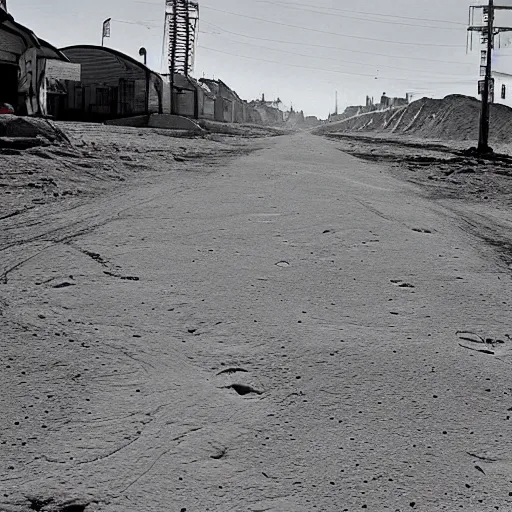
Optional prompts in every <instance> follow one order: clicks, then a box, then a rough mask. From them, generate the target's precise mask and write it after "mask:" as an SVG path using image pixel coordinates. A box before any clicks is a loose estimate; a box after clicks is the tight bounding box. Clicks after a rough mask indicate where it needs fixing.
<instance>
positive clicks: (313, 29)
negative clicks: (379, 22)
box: [201, 5, 465, 48]
mask: <svg viewBox="0 0 512 512" xmlns="http://www.w3.org/2000/svg"><path fill="white" fill-rule="evenodd" d="M201 8H202V9H208V10H209V11H215V12H220V13H223V14H229V15H231V16H239V17H241V18H247V19H250V20H255V21H261V22H263V23H271V24H272V25H278V26H281V27H289V28H297V29H299V30H307V31H309V32H316V33H320V34H325V35H332V36H337V37H345V38H348V39H358V40H360V41H371V42H374V43H389V44H398V45H403V46H428V47H429V48H433V47H437V48H465V46H462V45H459V44H432V43H412V42H407V41H390V40H387V39H375V38H372V37H364V36H354V35H348V34H338V33H337V32H328V31H326V30H319V29H316V28H310V27H304V26H300V25H291V24H289V23H281V22H280V21H273V20H267V19H264V18H257V17H255V16H248V15H246V14H239V13H235V12H230V11H224V10H222V9H216V8H215V7H210V6H207V5H203V6H202V7H201Z"/></svg>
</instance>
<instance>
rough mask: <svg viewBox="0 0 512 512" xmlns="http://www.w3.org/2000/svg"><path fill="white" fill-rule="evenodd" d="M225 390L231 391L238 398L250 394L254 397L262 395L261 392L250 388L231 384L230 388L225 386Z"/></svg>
mask: <svg viewBox="0 0 512 512" xmlns="http://www.w3.org/2000/svg"><path fill="white" fill-rule="evenodd" d="M226 389H233V390H234V391H236V392H237V393H238V394H239V395H240V396H246V395H250V394H254V395H263V391H258V390H257V389H254V388H253V387H251V386H246V385H244V384H231V386H226Z"/></svg>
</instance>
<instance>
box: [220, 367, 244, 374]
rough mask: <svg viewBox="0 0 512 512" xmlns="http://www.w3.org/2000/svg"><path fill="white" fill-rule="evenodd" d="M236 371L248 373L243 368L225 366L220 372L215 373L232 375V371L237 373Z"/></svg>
mask: <svg viewBox="0 0 512 512" xmlns="http://www.w3.org/2000/svg"><path fill="white" fill-rule="evenodd" d="M237 372H243V373H249V372H248V371H247V370H245V369H244V368H227V369H226V370H222V371H221V372H219V373H217V375H224V374H227V375H233V374H234V373H237Z"/></svg>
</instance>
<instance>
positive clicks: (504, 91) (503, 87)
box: [501, 84, 507, 100]
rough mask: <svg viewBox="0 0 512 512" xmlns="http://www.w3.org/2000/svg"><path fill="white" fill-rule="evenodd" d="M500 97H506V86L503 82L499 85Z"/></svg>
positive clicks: (503, 98)
mask: <svg viewBox="0 0 512 512" xmlns="http://www.w3.org/2000/svg"><path fill="white" fill-rule="evenodd" d="M501 99H502V100H505V99H507V86H506V85H505V84H503V85H502V86H501Z"/></svg>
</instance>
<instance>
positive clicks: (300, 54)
mask: <svg viewBox="0 0 512 512" xmlns="http://www.w3.org/2000/svg"><path fill="white" fill-rule="evenodd" d="M201 33H203V34H211V35H216V36H218V37H224V36H222V35H220V34H212V33H211V32H203V31H201ZM226 39H227V40H228V41H233V42H235V43H239V44H245V45H247V46H252V47H254V48H260V49H261V50H270V51H274V52H280V53H286V54H288V55H297V56H299V57H307V58H311V59H322V60H330V61H333V62H339V63H342V64H356V65H359V66H366V67H373V68H387V69H394V70H398V71H411V72H414V73H428V75H429V76H438V77H446V76H452V77H455V76H457V77H458V76H460V75H445V74H442V75H434V74H432V73H431V71H425V70H424V69H411V68H400V67H395V66H387V65H385V64H366V63H363V62H357V61H353V60H342V59H338V58H336V57H324V56H322V55H306V54H304V53H297V52H291V51H288V50H280V49H278V48H269V47H268V46H260V45H257V44H252V43H246V42H244V41H235V40H233V39H229V38H226Z"/></svg>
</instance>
